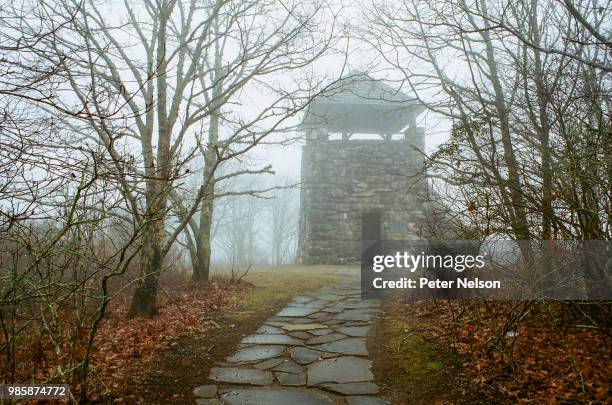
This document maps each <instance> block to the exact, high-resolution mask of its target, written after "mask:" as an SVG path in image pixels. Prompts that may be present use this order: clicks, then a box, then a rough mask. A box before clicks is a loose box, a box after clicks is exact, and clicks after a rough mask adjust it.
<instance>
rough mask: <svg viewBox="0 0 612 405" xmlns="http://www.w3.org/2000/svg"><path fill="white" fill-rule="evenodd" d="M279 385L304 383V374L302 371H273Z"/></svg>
mask: <svg viewBox="0 0 612 405" xmlns="http://www.w3.org/2000/svg"><path fill="white" fill-rule="evenodd" d="M274 375H275V376H276V379H277V380H278V382H279V383H280V384H281V385H306V375H304V373H283V372H276V373H274Z"/></svg>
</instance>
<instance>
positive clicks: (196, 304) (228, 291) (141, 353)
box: [92, 281, 249, 396]
mask: <svg viewBox="0 0 612 405" xmlns="http://www.w3.org/2000/svg"><path fill="white" fill-rule="evenodd" d="M247 288H249V286H248V285H247V284H244V283H243V284H240V285H237V284H232V283H229V282H225V281H215V282H211V283H209V284H201V285H196V286H193V287H190V288H189V289H187V291H183V292H181V293H180V294H175V296H174V297H172V298H171V299H170V298H168V297H160V300H159V306H158V310H159V315H157V316H155V317H153V318H135V319H126V318H125V313H126V310H127V306H128V301H127V300H125V301H121V302H117V303H115V305H113V307H112V308H111V310H110V311H109V312H108V314H107V316H106V317H105V319H104V320H103V321H102V323H101V325H100V330H99V333H98V335H97V337H96V340H95V343H94V352H93V355H92V365H93V368H94V372H93V374H94V378H92V381H93V383H94V384H95V385H97V386H98V387H97V388H98V391H101V390H102V389H103V388H104V387H106V395H107V396H112V391H113V388H117V387H118V386H119V385H120V383H122V382H124V381H125V380H126V379H129V380H133V379H137V378H138V376H137V375H134V370H135V369H137V365H138V364H139V363H142V362H143V361H144V360H145V359H146V358H147V357H148V356H151V355H153V354H155V353H159V352H162V351H164V350H166V349H168V348H170V347H171V346H172V343H173V341H174V340H175V339H177V338H179V337H182V336H187V335H190V334H194V333H201V332H205V331H206V330H208V329H210V328H218V327H219V325H218V324H217V323H216V322H215V321H214V319H212V315H211V313H212V312H215V311H219V310H224V311H228V310H231V309H233V308H235V307H236V306H237V305H238V301H239V296H240V293H241V292H242V291H244V290H245V289H247Z"/></svg>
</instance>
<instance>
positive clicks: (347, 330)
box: [336, 326, 370, 337]
mask: <svg viewBox="0 0 612 405" xmlns="http://www.w3.org/2000/svg"><path fill="white" fill-rule="evenodd" d="M369 330H370V327H369V326H345V327H342V328H337V329H336V331H338V332H340V333H344V334H345V335H348V336H353V337H365V336H366V335H367V334H368V331H369Z"/></svg>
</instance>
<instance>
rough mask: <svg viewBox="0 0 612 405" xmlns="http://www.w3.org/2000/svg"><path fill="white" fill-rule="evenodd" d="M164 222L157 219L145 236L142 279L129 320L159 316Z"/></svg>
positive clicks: (131, 307) (132, 304) (133, 301)
mask: <svg viewBox="0 0 612 405" xmlns="http://www.w3.org/2000/svg"><path fill="white" fill-rule="evenodd" d="M164 222H165V221H164V220H163V219H159V218H156V219H155V220H154V221H153V223H152V224H151V227H150V229H148V230H147V231H146V233H145V235H144V242H143V247H142V254H141V258H142V268H141V271H140V277H141V279H140V283H139V285H138V287H137V288H136V291H135V293H134V297H133V298H132V303H131V305H130V309H129V311H128V314H127V316H128V318H133V317H136V316H153V315H157V307H156V305H155V301H156V298H157V289H158V283H159V273H160V271H161V266H162V262H163V257H162V255H161V251H162V249H161V243H162V241H163V239H161V238H160V231H159V229H160V228H161V236H163V229H164V228H163V225H164ZM160 225H161V226H160Z"/></svg>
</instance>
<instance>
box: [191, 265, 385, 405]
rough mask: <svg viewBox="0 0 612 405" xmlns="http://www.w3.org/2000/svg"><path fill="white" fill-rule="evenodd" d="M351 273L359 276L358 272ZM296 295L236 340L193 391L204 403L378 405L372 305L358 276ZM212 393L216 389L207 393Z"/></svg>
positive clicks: (208, 404)
mask: <svg viewBox="0 0 612 405" xmlns="http://www.w3.org/2000/svg"><path fill="white" fill-rule="evenodd" d="M355 274H358V273H357V272H356V273H355ZM345 280H346V281H345V282H343V283H341V284H339V285H338V286H336V287H334V288H332V287H328V288H325V289H323V290H321V291H319V292H318V293H316V294H315V295H313V296H311V297H306V296H303V297H296V298H294V300H293V301H292V302H291V303H290V304H289V305H288V306H287V307H285V308H284V309H283V310H281V311H279V312H278V313H277V314H276V315H275V316H272V317H270V318H269V319H268V320H267V321H266V322H264V324H263V325H262V326H261V327H259V329H257V331H256V332H255V333H254V334H252V335H249V336H246V337H245V338H244V339H242V341H241V342H240V343H239V345H238V348H237V351H236V352H235V353H234V354H233V355H232V356H230V357H228V358H226V359H225V362H217V364H218V365H217V367H215V368H213V369H211V373H210V376H209V379H210V380H212V381H214V382H215V384H217V385H209V386H200V387H197V388H196V389H195V390H194V394H197V393H199V394H198V395H196V396H197V397H199V398H198V399H197V400H196V403H197V404H202V405H220V404H229V405H277V404H278V405H285V404H288V405H332V404H336V405H339V404H344V405H346V404H348V405H382V404H384V403H385V402H384V401H382V402H381V400H379V399H378V398H377V397H376V396H375V394H377V393H378V391H379V387H378V386H377V385H376V384H375V383H374V376H373V374H372V371H371V365H372V362H371V361H370V360H369V359H368V358H367V356H368V351H367V348H366V335H367V333H368V331H369V330H370V327H372V325H373V323H374V319H375V318H376V313H377V310H376V309H375V308H376V306H377V304H376V303H374V302H364V301H361V297H360V289H359V280H358V278H357V277H353V278H351V279H348V278H347V279H345ZM213 388H214V389H213Z"/></svg>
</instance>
